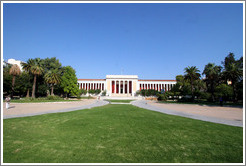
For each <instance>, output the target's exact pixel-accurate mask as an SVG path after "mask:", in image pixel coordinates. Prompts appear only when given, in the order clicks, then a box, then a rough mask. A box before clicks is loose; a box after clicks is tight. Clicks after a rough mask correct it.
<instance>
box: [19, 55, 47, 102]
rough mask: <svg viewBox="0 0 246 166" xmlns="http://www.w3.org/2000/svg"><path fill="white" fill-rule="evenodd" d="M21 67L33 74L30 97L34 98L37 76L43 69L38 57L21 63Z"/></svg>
mask: <svg viewBox="0 0 246 166" xmlns="http://www.w3.org/2000/svg"><path fill="white" fill-rule="evenodd" d="M22 66H23V69H24V70H25V71H27V72H30V73H31V74H33V75H34V79H33V86H32V98H35V88H36V81H37V76H39V75H41V74H42V73H43V71H44V69H43V67H42V64H41V60H40V58H35V59H28V61H27V63H22Z"/></svg>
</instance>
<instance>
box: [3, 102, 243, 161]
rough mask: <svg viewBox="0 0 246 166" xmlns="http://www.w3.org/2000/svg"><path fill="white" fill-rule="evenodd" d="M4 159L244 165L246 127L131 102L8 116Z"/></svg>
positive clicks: (5, 121)
mask: <svg viewBox="0 0 246 166" xmlns="http://www.w3.org/2000/svg"><path fill="white" fill-rule="evenodd" d="M3 162H4V163H204V162H205V163H217V162H219V163H241V162H243V128H240V127H233V126H227V125H222V124H215V123H209V122H204V121H199V120H193V119H188V118H184V117H178V116H172V115H166V114H162V113H159V112H154V111H149V110H146V109H142V108H138V107H135V106H132V105H119V104H116V105H106V106H103V107H97V108H92V109H85V110H78V111H73V112H66V113H54V114H45V115H39V116H33V117H25V118H14V119H4V120H3Z"/></svg>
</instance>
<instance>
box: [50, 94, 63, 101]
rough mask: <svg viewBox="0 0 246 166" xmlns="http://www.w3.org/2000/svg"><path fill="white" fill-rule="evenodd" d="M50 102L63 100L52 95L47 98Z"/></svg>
mask: <svg viewBox="0 0 246 166" xmlns="http://www.w3.org/2000/svg"><path fill="white" fill-rule="evenodd" d="M46 98H47V99H48V100H60V99H63V98H61V97H60V96H55V95H50V96H47V97H46Z"/></svg>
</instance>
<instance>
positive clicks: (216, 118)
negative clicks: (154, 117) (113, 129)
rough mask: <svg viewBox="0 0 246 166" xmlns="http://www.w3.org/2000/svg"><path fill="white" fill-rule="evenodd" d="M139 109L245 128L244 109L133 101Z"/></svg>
mask: <svg viewBox="0 0 246 166" xmlns="http://www.w3.org/2000/svg"><path fill="white" fill-rule="evenodd" d="M131 103H132V105H135V106H137V107H141V108H145V109H149V110H152V111H158V112H161V113H165V114H170V115H177V116H182V117H187V118H192V119H198V120H202V121H208V122H213V123H220V124H226V125H231V126H239V127H243V109H242V108H230V107H217V106H200V105H190V104H189V105H184V104H163V103H156V102H152V101H146V100H137V101H132V102H131Z"/></svg>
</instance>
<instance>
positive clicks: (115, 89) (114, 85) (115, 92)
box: [114, 80, 116, 93]
mask: <svg viewBox="0 0 246 166" xmlns="http://www.w3.org/2000/svg"><path fill="white" fill-rule="evenodd" d="M114 93H116V80H114Z"/></svg>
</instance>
